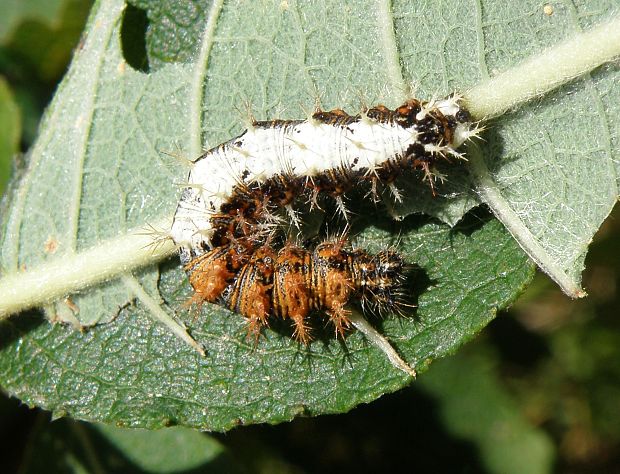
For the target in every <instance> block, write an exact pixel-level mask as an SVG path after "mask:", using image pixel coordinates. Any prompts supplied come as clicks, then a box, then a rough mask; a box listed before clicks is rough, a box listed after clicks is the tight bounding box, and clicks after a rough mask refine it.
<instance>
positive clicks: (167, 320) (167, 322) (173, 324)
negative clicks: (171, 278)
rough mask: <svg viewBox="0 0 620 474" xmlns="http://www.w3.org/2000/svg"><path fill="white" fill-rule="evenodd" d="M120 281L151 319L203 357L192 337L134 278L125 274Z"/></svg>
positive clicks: (200, 349) (202, 350) (201, 348)
mask: <svg viewBox="0 0 620 474" xmlns="http://www.w3.org/2000/svg"><path fill="white" fill-rule="evenodd" d="M122 280H123V283H124V284H125V286H126V287H127V288H129V289H130V290H131V292H132V293H133V294H134V296H135V297H136V298H138V300H140V302H141V303H142V304H143V305H144V306H145V307H146V308H147V309H148V310H149V316H150V317H151V318H153V319H156V320H157V321H159V322H160V323H162V324H163V325H164V326H166V327H167V328H168V329H169V330H170V331H171V332H172V334H174V335H175V336H176V337H178V338H179V339H180V340H181V341H183V342H185V343H186V344H188V345H189V346H190V347H192V348H193V349H195V350H196V351H197V352H198V353H199V354H200V355H201V356H203V357H205V355H206V354H205V350H204V349H203V347H202V346H201V345H200V344H199V343H198V342H196V340H195V339H194V338H193V337H192V336H190V335H189V334H188V332H187V328H185V326H183V325H182V324H180V323H178V322H177V321H175V320H174V318H172V316H170V315H169V314H168V313H166V311H164V310H163V309H162V307H161V304H160V303H159V302H158V301H156V300H155V299H154V298H153V297H152V296H151V295H149V294H148V293H147V292H146V291H145V289H144V288H143V287H142V285H141V284H140V282H139V281H138V280H137V279H136V277H134V276H133V275H128V274H126V275H123V277H122Z"/></svg>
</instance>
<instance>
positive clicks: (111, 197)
mask: <svg viewBox="0 0 620 474" xmlns="http://www.w3.org/2000/svg"><path fill="white" fill-rule="evenodd" d="M389 4H390V2H387V1H386V2H375V3H369V2H354V1H350V2H346V3H344V4H343V2H339V1H338V2H336V1H334V2H328V1H324V2H317V3H313V4H311V5H308V4H306V3H305V2H294V1H289V2H226V3H225V4H224V5H223V6H222V8H219V5H218V4H217V3H216V4H215V6H214V5H211V3H210V2H206V4H205V6H204V8H205V10H206V11H207V12H208V14H207V17H208V21H209V22H210V23H209V24H210V25H211V26H212V27H213V28H212V29H211V30H209V29H208V28H207V29H206V30H205V33H204V34H203V36H201V37H199V38H198V41H196V44H197V50H198V51H197V53H196V54H197V57H199V58H201V60H199V61H198V62H197V63H195V64H194V65H165V66H162V67H161V68H160V69H159V70H157V71H156V72H153V73H151V74H148V75H147V74H142V73H138V72H136V71H134V70H132V69H131V68H130V67H129V66H128V65H127V64H126V63H124V61H123V60H122V54H121V52H120V50H119V48H120V47H119V44H120V43H119V38H118V32H119V27H120V22H121V18H122V8H123V4H122V2H120V1H118V0H116V1H105V2H100V3H98V4H97V6H96V7H95V8H96V10H97V11H96V12H95V13H94V15H95V16H94V17H93V19H92V20H91V22H90V25H89V34H88V38H87V40H86V43H85V45H84V48H83V49H82V51H80V52H79V53H78V55H77V56H76V59H75V61H74V63H73V66H72V68H71V70H70V72H69V74H68V76H67V78H66V79H65V81H64V82H63V85H62V86H61V88H60V89H59V92H58V94H57V95H56V98H55V100H54V103H53V104H52V106H51V108H50V111H49V113H48V116H47V120H46V121H45V123H44V125H43V126H42V129H41V136H40V139H39V140H38V142H37V144H36V146H35V147H34V149H33V150H32V152H31V157H30V167H29V170H28V172H27V173H26V174H25V175H24V177H23V179H22V181H21V184H20V187H19V188H18V189H17V191H16V192H15V193H14V194H13V196H12V208H11V211H10V214H9V215H8V216H7V218H6V232H5V237H4V240H3V242H2V268H3V271H4V272H7V273H8V272H14V271H16V270H17V269H19V268H22V267H23V266H26V267H32V266H33V265H36V264H37V263H39V262H41V261H44V260H46V259H48V258H49V259H51V258H59V257H61V256H62V255H63V254H69V255H70V254H71V253H73V252H76V251H80V250H81V249H84V248H88V247H91V246H93V245H94V246H96V245H97V243H98V242H100V241H101V240H104V239H107V238H110V237H113V236H116V235H122V234H123V233H125V232H126V231H127V230H128V229H131V228H134V227H136V226H138V225H140V224H143V223H148V222H152V221H154V220H159V219H160V218H162V217H169V216H171V215H172V213H173V212H174V209H175V206H176V199H177V196H178V188H177V187H176V186H175V183H177V182H182V181H183V180H184V177H185V174H186V172H187V171H186V170H185V169H183V168H182V167H181V166H180V165H179V164H178V163H177V162H175V161H174V159H170V158H167V157H165V156H162V154H161V153H159V152H160V151H175V149H176V145H177V144H178V145H179V146H180V147H181V148H182V149H184V150H185V152H186V153H188V154H190V155H191V156H194V155H195V154H196V153H197V144H199V143H203V144H204V145H205V146H213V145H216V144H217V143H219V142H221V141H223V140H226V139H228V138H230V137H231V136H233V135H234V134H236V133H238V132H240V131H241V130H242V128H243V125H242V120H243V113H242V112H241V113H240V112H239V110H243V109H244V104H245V103H246V102H249V103H250V104H251V105H252V108H253V111H254V114H255V116H256V118H258V119H267V118H273V117H280V118H299V117H303V116H304V114H305V113H304V112H303V108H304V107H305V108H307V109H311V107H312V105H313V103H314V99H315V95H316V94H317V93H318V94H319V95H320V97H321V100H322V104H323V106H324V108H331V107H342V108H345V109H346V110H349V111H355V110H358V109H359V107H360V97H363V99H362V101H365V102H368V103H375V102H383V103H385V104H386V105H388V106H396V105H398V103H399V102H400V101H401V100H402V99H403V97H405V90H406V88H407V85H408V84H413V85H414V87H415V89H416V95H418V96H420V97H423V98H424V97H430V96H441V95H445V94H447V93H450V92H452V91H454V90H461V91H463V90H466V89H467V88H468V87H471V86H473V85H475V84H476V83H477V82H479V81H480V80H481V79H484V78H485V77H488V75H493V74H494V73H495V71H496V70H498V71H501V70H503V69H506V68H508V67H510V66H511V65H513V64H515V63H517V62H518V61H520V60H521V59H523V58H525V57H527V56H528V55H531V54H536V53H537V52H538V51H539V50H540V49H541V48H543V47H546V46H548V45H550V44H553V43H556V42H559V41H561V40H562V39H563V38H565V37H567V36H570V35H571V34H573V33H575V32H577V31H579V30H580V29H581V28H584V27H586V26H587V23H589V22H592V21H594V20H595V19H596V18H600V19H605V18H606V16H605V13H604V12H608V11H609V10H610V6H609V5H608V4H605V3H604V2H596V6H595V5H594V4H593V3H589V4H588V8H590V9H592V12H596V15H599V17H596V18H595V17H593V14H591V15H588V14H587V13H588V12H575V11H572V10H566V9H564V8H563V7H561V6H558V7H556V13H555V14H554V16H552V17H547V16H545V15H544V14H543V11H542V7H541V6H540V4H539V3H538V2H533V1H532V2H519V3H518V6H516V5H515V6H509V5H507V4H506V2H498V3H497V4H495V3H494V2H490V1H488V2H483V3H474V2H465V1H463V2H450V3H449V4H447V3H446V4H442V3H439V2H433V4H432V5H428V4H426V3H419V2H392V5H391V10H390V8H388V7H389ZM617 77H618V72H617V70H615V69H614V68H613V67H608V68H605V69H603V70H600V71H597V72H596V73H595V74H593V75H592V77H587V78H585V79H583V80H580V81H579V82H577V83H575V84H573V85H572V86H570V87H569V88H566V89H563V90H561V91H558V92H557V93H555V94H554V95H553V96H552V97H549V98H546V99H544V100H543V101H542V102H538V103H536V104H531V105H528V106H525V107H523V108H522V109H520V110H519V111H518V112H516V113H514V114H511V115H507V116H505V117H502V119H501V120H499V121H496V122H494V123H492V124H491V125H490V131H489V133H488V134H487V135H486V136H485V140H486V142H484V143H483V144H482V149H483V151H484V153H485V155H486V156H487V158H488V162H489V163H490V166H492V168H493V172H494V176H495V179H496V180H497V182H498V183H499V184H500V185H501V186H502V188H503V189H505V195H506V197H507V199H508V200H509V201H510V203H511V204H512V205H513V206H514V208H515V209H516V210H517V211H518V213H519V215H522V216H523V220H524V221H525V222H526V223H527V224H528V225H529V226H530V228H531V229H532V232H533V233H534V234H535V235H536V236H537V237H538V238H539V239H540V241H541V243H542V244H543V245H544V246H546V248H547V249H548V251H549V252H550V253H551V254H553V255H554V256H555V258H557V259H558V261H559V262H561V263H562V265H564V267H563V268H565V269H566V271H567V272H569V273H571V274H572V275H573V277H574V278H575V279H576V280H577V281H578V279H579V273H580V269H581V265H582V261H583V256H584V254H585V250H586V248H587V243H588V242H589V240H590V239H591V237H592V235H593V233H594V232H595V231H596V229H597V228H598V226H599V225H600V222H601V221H602V220H603V219H604V217H605V216H606V215H607V214H608V212H609V210H610V209H611V207H612V205H613V203H614V201H615V197H616V195H617V190H616V172H615V166H614V163H615V160H616V159H617V156H618V143H617V140H618V135H619V134H618V127H619V124H618V119H617V117H618V116H620V113H618V112H620V111H618V110H617V108H618V107H620V106H619V105H618V104H620V100H618V92H617V90H618V89H617V87H616V89H614V88H613V87H612V86H613V85H614V83H615V84H616V85H617ZM568 92H570V94H568ZM443 171H445V172H446V173H447V174H448V180H449V183H448V184H447V185H446V186H445V187H444V188H442V192H443V193H444V194H446V195H447V198H443V197H438V198H432V197H431V196H430V192H429V190H428V188H427V187H426V186H421V187H418V188H419V189H418V188H416V187H415V186H414V188H415V189H416V190H414V189H410V190H409V192H408V194H407V196H408V201H407V203H406V205H405V207H404V208H403V207H401V208H399V209H395V210H394V209H393V210H392V211H393V212H394V213H395V214H397V215H406V214H410V213H411V212H423V213H425V214H427V215H431V216H436V217H439V218H440V219H441V220H443V221H444V222H448V223H451V224H453V223H455V222H457V221H458V220H459V219H460V218H461V216H462V215H463V213H465V212H466V211H467V210H469V209H470V208H471V207H472V206H473V205H474V204H475V200H474V198H473V196H474V193H473V192H472V188H473V184H472V183H471V182H470V181H469V179H468V177H467V174H466V172H465V171H464V169H463V168H462V165H461V164H456V165H454V166H447V167H446V169H445V170H443ZM417 179H418V176H414V177H413V178H412V177H410V178H409V180H408V181H414V180H417ZM403 186H408V184H406V183H403ZM384 209H385V208H384V207H383V205H379V206H378V208H377V209H376V210H375V209H374V208H373V209H371V210H370V211H368V212H370V213H371V214H373V213H374V214H375V215H381V214H384V211H383V210H384ZM354 210H355V208H354ZM373 220H376V219H373ZM379 222H381V223H382V224H380V226H381V227H382V228H384V227H385V226H387V225H388V224H386V223H384V221H383V220H380V221H379ZM480 226H481V227H480V228H479V229H477V228H474V229H473V230H472V229H470V228H471V223H469V224H468V225H466V226H465V228H463V229H460V230H455V231H454V232H451V231H450V229H449V228H448V227H447V226H440V225H437V224H432V223H429V222H428V221H427V220H411V219H408V220H406V221H405V222H404V224H403V225H399V226H395V227H390V232H389V234H387V235H386V234H385V231H382V232H381V233H379V234H377V232H376V231H375V230H373V228H370V227H364V226H361V229H364V228H365V229H366V230H365V232H364V233H363V234H362V236H363V237H366V238H368V239H369V241H368V242H369V243H370V245H367V246H372V245H376V242H374V241H373V240H372V239H373V237H374V238H379V240H378V242H384V243H385V242H386V241H387V240H389V235H391V236H392V237H393V236H395V235H397V234H399V235H401V242H400V244H399V246H400V247H399V248H400V250H401V251H402V252H403V253H404V255H405V256H406V257H407V259H408V260H409V261H411V262H416V263H418V264H419V265H420V266H421V267H422V268H423V271H424V273H425V275H426V277H425V278H426V279H427V280H428V281H427V284H426V285H422V287H419V288H416V292H418V293H419V292H421V295H420V296H419V298H420V299H419V302H418V303H419V309H418V310H417V313H416V315H417V316H416V317H417V319H416V320H415V321H397V320H390V321H388V322H386V323H385V325H384V327H383V329H384V330H385V331H386V333H387V334H388V335H389V336H390V337H391V339H392V340H393V341H395V343H396V345H397V346H398V348H399V350H401V352H402V353H403V354H404V355H405V357H406V359H407V360H410V361H417V363H418V365H423V363H422V361H424V360H428V361H430V360H432V359H433V358H435V357H439V356H441V355H443V354H445V353H447V352H449V351H452V350H454V349H455V348H456V347H458V346H459V345H460V344H462V342H463V341H464V340H467V339H469V338H471V337H472V336H473V334H475V332H476V331H478V330H479V329H480V328H481V327H483V326H484V324H486V322H488V320H489V319H490V318H491V317H492V316H493V315H494V312H495V310H496V308H498V307H502V306H504V305H505V304H507V302H508V301H510V300H511V299H513V298H514V295H515V294H516V293H517V292H518V291H519V290H520V289H521V288H522V287H523V285H524V284H525V282H526V281H527V279H528V278H529V270H528V269H529V266H528V265H527V264H526V261H525V259H524V257H523V255H522V254H521V253H520V252H519V251H518V249H517V248H516V244H515V243H514V242H513V241H512V240H511V239H510V238H509V237H508V236H507V235H506V233H505V232H504V231H503V230H502V229H501V226H499V225H498V224H497V223H494V222H492V221H487V220H484V221H482V222H481V224H480ZM50 242H52V243H55V245H56V246H57V249H56V250H55V252H54V253H50V252H49V249H50V246H49V244H50ZM368 242H367V243H368ZM442 258H443V259H444V260H442ZM160 272H161V273H160ZM158 276H159V278H160V279H159V282H158ZM139 280H140V282H141V284H142V285H143V286H144V288H145V290H146V291H147V293H149V294H150V295H151V296H152V297H153V298H156V299H157V298H159V297H161V298H163V300H165V301H166V302H167V303H168V305H169V307H172V308H179V307H180V306H181V304H182V302H183V301H184V299H185V298H186V297H187V295H188V288H187V283H186V281H185V278H184V276H183V275H182V272H181V271H180V270H179V269H178V262H177V261H176V260H173V261H171V262H169V263H168V264H165V265H164V267H163V268H159V269H158V268H155V267H154V268H151V269H147V270H145V271H143V272H142V273H141V274H140V275H139ZM423 280H424V278H423ZM416 294H417V293H416ZM130 301H131V298H130V292H129V291H128V289H127V288H125V287H124V286H123V284H122V283H120V282H118V281H116V282H111V283H109V284H106V285H103V286H100V287H97V288H93V289H90V290H88V291H86V292H84V293H83V294H82V295H79V296H77V297H73V298H72V303H70V304H67V303H66V302H61V303H59V304H57V305H55V306H56V307H55V308H53V309H51V310H50V311H51V312H52V313H53V312H58V311H60V312H61V313H67V312H68V311H69V312H70V313H71V314H70V315H72V316H75V317H77V318H78V319H79V320H80V322H81V323H83V324H92V323H95V322H104V321H110V320H112V319H113V318H114V317H116V315H117V314H118V311H119V308H125V307H126V305H127V304H128V303H129V302H130ZM76 307H77V308H79V312H77V314H75V313H74V310H75V308H76ZM144 311H145V310H144V309H143V308H142V307H141V305H140V304H138V305H137V306H130V307H128V308H125V309H123V310H122V311H121V317H120V318H119V319H118V320H116V321H115V322H114V324H111V325H106V326H101V327H99V328H96V329H94V330H92V331H91V332H90V333H87V334H85V335H84V334H76V333H71V331H70V330H69V329H66V328H63V327H59V326H58V327H54V328H47V327H45V326H37V327H36V328H34V329H32V328H30V329H28V324H26V323H23V324H26V326H24V325H23V324H22V323H19V324H18V326H17V327H16V328H17V329H15V328H13V327H9V328H8V330H7V331H6V334H5V336H4V345H3V347H4V348H5V350H4V352H3V354H2V359H1V360H2V362H1V363H2V383H3V385H5V386H6V387H7V388H8V389H9V390H10V391H11V392H12V393H15V394H16V395H18V396H20V397H21V398H23V399H24V400H27V401H28V402H29V403H36V404H39V405H41V406H44V407H47V408H50V409H54V410H57V411H59V412H61V413H62V412H63V411H66V412H67V413H71V414H74V415H75V416H78V417H81V418H86V419H97V420H105V421H110V422H111V421H115V422H120V423H126V424H132V425H139V426H158V425H161V424H165V423H175V422H179V423H185V424H189V425H192V426H200V427H202V428H207V429H224V428H226V427H229V426H231V425H232V424H234V423H235V420H238V421H240V422H260V421H272V422H273V421H278V420H282V419H287V418H290V417H291V416H293V415H294V414H296V413H300V412H308V413H321V412H330V411H340V410H345V409H347V408H349V407H351V406H354V405H355V404H356V403H359V402H360V401H364V400H370V399H372V398H374V397H376V396H378V395H380V394H381V393H385V392H386V391H390V390H394V389H396V388H398V387H400V386H401V385H402V383H403V382H404V379H403V377H402V376H401V375H400V374H397V373H394V372H393V371H391V370H389V369H386V367H385V361H384V360H383V359H382V357H381V355H379V354H377V353H376V352H375V351H373V349H372V348H369V347H368V346H366V345H365V344H364V342H363V340H362V338H361V337H360V336H359V335H357V334H354V335H352V336H351V337H350V338H348V340H347V347H348V351H349V357H348V358H347V357H346V356H345V355H344V354H345V353H346V351H345V349H344V347H343V346H341V345H340V344H338V343H336V342H335V341H331V342H330V341H329V339H327V340H326V341H325V342H318V343H315V344H314V345H312V347H311V351H310V354H309V353H308V352H306V351H305V350H303V349H299V348H298V347H297V346H296V345H295V344H294V343H293V342H291V341H290V340H289V339H288V338H286V337H281V336H279V335H278V334H277V333H276V332H272V331H268V333H267V339H266V341H264V343H263V342H261V344H260V345H259V348H258V349H257V350H252V347H250V346H248V345H247V344H245V342H244V338H243V334H242V333H243V330H242V328H243V321H242V320H241V318H239V317H237V316H231V315H230V314H229V313H227V312H226V311H224V310H221V309H218V308H215V307H210V308H209V309H208V311H206V312H205V313H207V312H208V313H209V317H208V318H206V315H203V316H201V317H200V318H199V319H198V320H196V321H195V322H194V323H192V325H191V327H192V329H193V335H194V336H195V337H196V338H197V339H198V340H199V341H201V342H203V343H205V345H206V347H207V349H208V352H209V355H208V357H207V359H206V360H204V359H201V358H199V357H198V356H196V355H195V354H193V353H191V352H190V351H189V349H188V348H186V347H184V346H182V345H181V343H180V342H178V341H177V340H176V339H174V338H172V337H171V336H169V335H168V334H166V333H165V331H164V330H163V329H162V328H160V327H159V326H157V325H155V324H153V323H152V322H150V321H149V319H148V318H145V317H144ZM181 314H183V312H181ZM61 316H63V314H61ZM24 331H25V332H24ZM32 354H38V355H37V359H36V360H34V361H32V359H31V355H32ZM39 359H40V360H39ZM31 364H32V366H31ZM274 381H277V382H278V383H275V384H274Z"/></svg>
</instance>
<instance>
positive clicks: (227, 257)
mask: <svg viewBox="0 0 620 474" xmlns="http://www.w3.org/2000/svg"><path fill="white" fill-rule="evenodd" d="M477 133H478V131H477V129H476V127H475V126H473V125H472V123H471V119H470V116H469V113H468V112H467V110H466V109H465V108H463V107H462V106H461V105H460V98H459V97H458V96H453V97H449V98H447V99H443V100H439V101H431V102H425V101H420V100H417V99H410V100H408V101H406V102H405V103H404V104H403V105H401V106H400V107H397V108H396V109H394V110H390V109H388V108H387V107H385V106H383V105H377V106H375V107H372V108H369V109H367V110H365V111H364V112H362V113H360V114H357V115H348V114H347V113H346V112H344V111H343V110H341V109H335V110H332V111H329V112H325V111H321V110H317V111H315V112H314V113H313V114H312V116H311V117H309V118H308V119H307V120H271V121H264V122H256V121H255V122H253V123H252V124H251V126H250V127H249V128H248V129H247V130H245V131H244V132H243V133H241V134H240V135H239V136H237V137H235V138H233V139H231V140H229V141H227V142H224V143H222V144H220V145H218V146H216V147H214V148H212V149H210V150H208V151H207V152H205V153H204V154H203V155H202V156H200V157H199V158H198V159H197V160H196V161H195V162H194V163H193V166H192V169H191V171H190V174H189V177H188V183H187V185H186V187H185V189H184V190H183V193H182V196H181V199H180V201H179V204H178V206H177V210H176V213H175V216H174V220H173V225H172V229H171V236H172V238H173V240H174V241H175V243H176V244H177V246H178V247H179V253H180V258H181V262H182V263H183V265H184V268H185V270H186V272H187V273H188V275H189V280H190V284H191V286H192V287H193V289H194V291H195V294H194V296H193V298H192V301H193V302H195V303H198V304H201V303H202V302H205V301H206V302H214V303H220V304H222V305H224V306H226V307H228V308H229V309H231V310H233V311H235V312H238V313H241V314H242V315H244V316H245V317H246V318H247V319H248V325H249V332H250V333H253V334H257V333H258V332H260V328H262V327H263V326H265V325H266V324H267V319H268V317H269V316H275V317H279V318H284V319H287V318H290V319H291V320H292V321H293V324H294V325H295V333H294V334H295V337H296V338H297V339H299V340H300V341H302V342H308V341H309V340H310V336H309V331H308V328H307V327H306V318H307V316H308V314H309V313H310V312H311V311H324V312H325V313H326V314H327V315H328V317H329V319H330V320H331V322H332V323H333V325H334V327H335V328H336V333H337V334H340V335H341V334H342V333H343V332H344V329H346V327H347V326H348V320H347V317H346V314H347V310H346V309H345V306H346V305H347V304H348V303H349V301H350V300H351V299H357V300H360V301H361V302H362V306H363V307H365V308H367V307H379V308H382V309H391V310H395V309H396V310H398V308H399V304H400V303H399V301H400V299H399V295H402V293H403V290H402V288H400V286H401V285H402V282H403V281H404V277H403V275H402V271H403V268H404V263H403V261H402V258H401V257H400V256H398V255H397V254H396V253H395V252H392V251H390V252H387V251H386V252H382V253H379V254H377V255H371V254H368V253H366V252H364V251H363V250H351V249H349V245H348V241H347V239H346V238H342V239H337V240H336V241H334V242H326V243H323V244H320V245H319V246H317V247H316V248H315V249H314V250H313V251H309V250H307V249H304V248H302V247H299V246H296V245H293V244H290V243H287V244H285V245H284V246H283V247H282V248H280V249H278V248H277V246H274V244H273V242H274V241H275V240H277V239H276V238H275V237H274V236H275V235H276V234H277V230H278V225H279V223H280V221H281V219H282V218H281V217H280V216H279V214H278V212H279V210H281V209H285V210H286V211H287V213H288V216H289V217H290V219H291V220H292V221H293V223H294V224H296V225H297V226H299V221H298V216H297V213H296V211H295V209H294V207H293V205H294V202H295V200H298V199H303V200H306V201H309V202H310V203H311V204H313V205H318V198H319V197H320V196H323V195H327V196H331V197H333V198H334V199H335V200H336V203H337V205H338V208H339V209H340V210H341V211H342V213H343V214H344V215H345V217H346V215H347V212H346V209H345V208H344V203H343V201H342V196H343V195H344V193H346V192H347V191H349V190H351V189H352V188H354V187H356V186H358V185H360V184H364V183H368V184H369V186H370V189H371V192H372V193H373V195H374V196H376V195H377V188H378V186H379V185H381V184H382V185H385V186H387V187H388V188H389V189H391V190H392V192H393V195H394V197H395V198H396V199H400V195H399V192H398V190H397V189H396V187H395V186H394V184H393V182H394V180H395V179H396V178H397V177H398V175H399V174H400V173H402V171H404V170H408V169H421V170H422V171H423V172H424V175H425V178H428V179H429V181H430V182H431V185H432V168H433V166H434V165H435V164H436V163H437V161H438V160H440V159H444V158H450V157H454V158H462V154H461V153H460V152H458V151H457V148H458V147H459V146H460V145H462V144H463V143H464V142H465V141H467V140H468V139H469V138H471V137H472V136H475V135H477ZM336 287H337V288H338V289H336Z"/></svg>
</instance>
